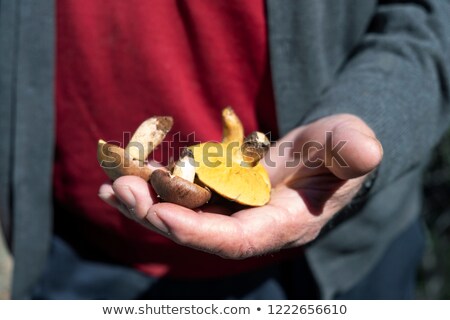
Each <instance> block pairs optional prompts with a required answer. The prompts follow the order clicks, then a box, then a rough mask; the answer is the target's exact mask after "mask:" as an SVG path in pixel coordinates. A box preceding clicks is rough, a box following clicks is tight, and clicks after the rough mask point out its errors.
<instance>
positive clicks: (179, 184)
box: [150, 149, 211, 209]
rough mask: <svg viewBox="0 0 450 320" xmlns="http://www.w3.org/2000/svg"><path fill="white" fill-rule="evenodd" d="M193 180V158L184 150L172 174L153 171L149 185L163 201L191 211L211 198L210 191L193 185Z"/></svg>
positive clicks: (190, 152)
mask: <svg viewBox="0 0 450 320" xmlns="http://www.w3.org/2000/svg"><path fill="white" fill-rule="evenodd" d="M194 179H195V166H194V157H193V154H192V151H191V150H189V149H184V150H183V152H182V153H181V156H180V159H179V160H178V161H177V162H176V163H175V166H174V168H173V171H172V173H170V172H169V171H165V170H161V169H158V170H155V171H154V172H153V174H152V175H151V177H150V183H151V184H152V187H153V189H154V190H155V192H156V193H157V194H158V195H159V196H160V197H161V198H162V199H163V200H165V201H168V202H172V203H175V204H179V205H182V206H184V207H186V208H190V209H193V208H197V207H200V206H202V205H204V204H205V203H206V202H208V201H209V199H210V198H211V191H209V190H208V189H207V188H203V187H201V186H200V185H198V184H196V183H194Z"/></svg>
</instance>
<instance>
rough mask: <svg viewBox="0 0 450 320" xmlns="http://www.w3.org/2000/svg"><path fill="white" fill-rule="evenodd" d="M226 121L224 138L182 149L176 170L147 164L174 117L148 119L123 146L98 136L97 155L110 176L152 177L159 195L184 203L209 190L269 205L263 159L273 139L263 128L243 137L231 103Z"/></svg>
mask: <svg viewBox="0 0 450 320" xmlns="http://www.w3.org/2000/svg"><path fill="white" fill-rule="evenodd" d="M222 121H223V140H222V143H218V142H206V143H201V144H198V145H195V146H191V147H189V148H186V149H184V150H183V152H182V153H181V156H180V159H179V160H178V161H177V162H176V163H175V165H174V167H173V169H172V171H168V170H167V169H157V170H154V171H152V170H151V169H150V168H149V167H148V166H147V165H146V159H147V157H148V155H149V154H150V153H151V152H152V150H153V149H154V148H155V147H156V146H157V145H159V144H160V143H161V142H162V140H163V139H164V137H165V136H166V134H167V132H168V131H169V130H170V129H171V127H172V118H171V117H152V118H150V119H148V120H146V121H144V122H143V123H142V124H141V125H140V126H139V128H138V129H137V130H136V132H135V133H134V135H133V137H132V138H131V140H130V143H129V144H128V145H127V147H126V148H125V149H122V148H120V147H118V146H116V145H113V144H110V143H107V142H105V141H103V140H100V141H99V142H98V149H97V159H98V161H99V163H100V166H101V167H102V168H103V170H104V171H105V172H106V174H107V175H108V177H110V178H111V179H113V180H115V179H117V178H118V177H120V176H123V175H135V176H139V177H141V178H143V179H144V180H146V181H149V180H150V183H151V185H152V187H153V189H154V190H155V192H156V193H157V194H158V196H159V197H160V198H161V199H163V200H164V201H168V202H172V203H175V204H178V205H181V206H184V207H186V208H191V209H193V208H197V207H200V206H202V205H203V204H205V203H206V202H208V201H209V200H210V198H211V191H210V189H212V190H214V191H215V192H217V193H218V194H219V195H221V196H222V197H224V198H226V199H229V200H233V201H236V202H238V203H240V204H244V205H249V206H261V205H264V204H266V203H267V202H268V201H269V199H270V190H271V185H270V180H269V176H268V174H267V171H266V170H265V169H264V167H263V166H262V165H261V164H260V163H259V161H260V160H261V159H262V158H263V157H264V154H265V153H266V152H267V150H268V149H269V146H270V143H269V140H268V139H267V137H266V136H265V135H264V134H263V133H261V132H253V133H251V134H250V135H249V136H247V137H246V138H245V139H244V129H243V126H242V123H241V121H240V120H239V118H238V117H237V115H236V114H235V113H234V111H233V109H231V108H230V107H228V108H225V109H224V110H223V112H222ZM211 150H212V151H213V153H212V152H211ZM214 152H215V153H214Z"/></svg>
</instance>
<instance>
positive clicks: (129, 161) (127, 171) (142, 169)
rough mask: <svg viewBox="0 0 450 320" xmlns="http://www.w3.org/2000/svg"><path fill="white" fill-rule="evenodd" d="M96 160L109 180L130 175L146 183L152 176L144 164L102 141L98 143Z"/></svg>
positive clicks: (121, 149) (120, 149)
mask: <svg viewBox="0 0 450 320" xmlns="http://www.w3.org/2000/svg"><path fill="white" fill-rule="evenodd" d="M97 160H98V163H99V164H100V167H102V169H103V171H105V173H106V175H107V176H108V177H109V178H110V179H111V180H116V179H117V178H119V177H121V176H125V175H132V176H138V177H141V178H142V179H144V180H145V181H148V180H149V179H150V176H151V174H152V170H151V169H150V168H149V167H148V166H147V165H146V164H145V163H143V162H140V161H139V160H134V159H133V158H132V157H131V156H130V154H129V153H128V152H126V151H125V150H124V149H123V148H121V147H119V146H116V145H114V144H110V143H107V142H105V141H103V140H99V141H98V145H97Z"/></svg>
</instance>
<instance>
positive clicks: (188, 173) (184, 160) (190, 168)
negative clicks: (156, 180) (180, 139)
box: [172, 148, 195, 182]
mask: <svg viewBox="0 0 450 320" xmlns="http://www.w3.org/2000/svg"><path fill="white" fill-rule="evenodd" d="M194 163H195V161H194V155H193V153H192V151H191V150H190V149H188V148H185V149H184V150H183V151H182V152H181V156H180V159H179V160H178V161H177V162H176V164H175V166H174V168H173V171H172V176H175V177H180V178H183V179H184V180H187V181H189V182H194V179H195V164H194Z"/></svg>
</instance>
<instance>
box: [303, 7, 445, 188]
mask: <svg viewBox="0 0 450 320" xmlns="http://www.w3.org/2000/svg"><path fill="white" fill-rule="evenodd" d="M449 17H450V2H449V1H447V0H422V1H420V0H410V1H401V0H386V1H379V3H378V6H377V8H376V13H375V15H374V17H373V20H372V22H371V24H370V27H369V29H368V30H367V32H366V34H365V35H364V36H363V37H362V39H361V41H360V42H359V43H358V45H357V46H356V48H355V50H354V51H353V53H352V54H351V56H350V57H349V58H348V60H347V61H346V63H345V64H344V66H343V67H342V68H341V70H340V71H339V72H338V75H337V77H336V79H335V81H333V83H332V84H331V85H330V86H329V87H328V88H327V89H326V90H325V92H324V93H323V95H322V96H321V98H320V99H319V101H318V102H317V104H316V105H315V107H314V108H313V109H312V111H311V112H310V113H309V114H308V115H307V117H306V122H311V121H313V120H315V119H318V118H321V117H324V116H327V115H330V114H336V113H351V114H354V115H357V116H359V117H361V118H362V119H363V120H365V121H366V122H367V123H368V124H369V126H370V127H371V128H372V129H373V130H374V131H375V133H376V135H377V137H378V138H379V140H380V141H381V143H382V145H383V149H384V158H383V161H382V164H381V165H380V167H379V170H378V175H377V179H376V182H375V184H374V186H373V188H372V191H371V192H376V190H378V189H379V188H382V187H383V186H385V185H386V184H389V183H390V182H392V181H395V179H397V178H398V177H400V176H402V174H404V173H405V172H408V171H409V170H411V169H413V168H414V167H416V166H419V165H421V164H422V165H423V163H424V162H425V161H426V159H427V158H428V154H429V153H430V151H431V150H432V148H433V147H434V146H435V145H436V144H437V143H438V141H439V140H440V137H441V136H442V134H443V133H444V131H445V129H446V127H447V124H448V120H449V110H450V104H449V103H450V102H449V94H450V91H449V90H450V70H449V67H450V19H449Z"/></svg>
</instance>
